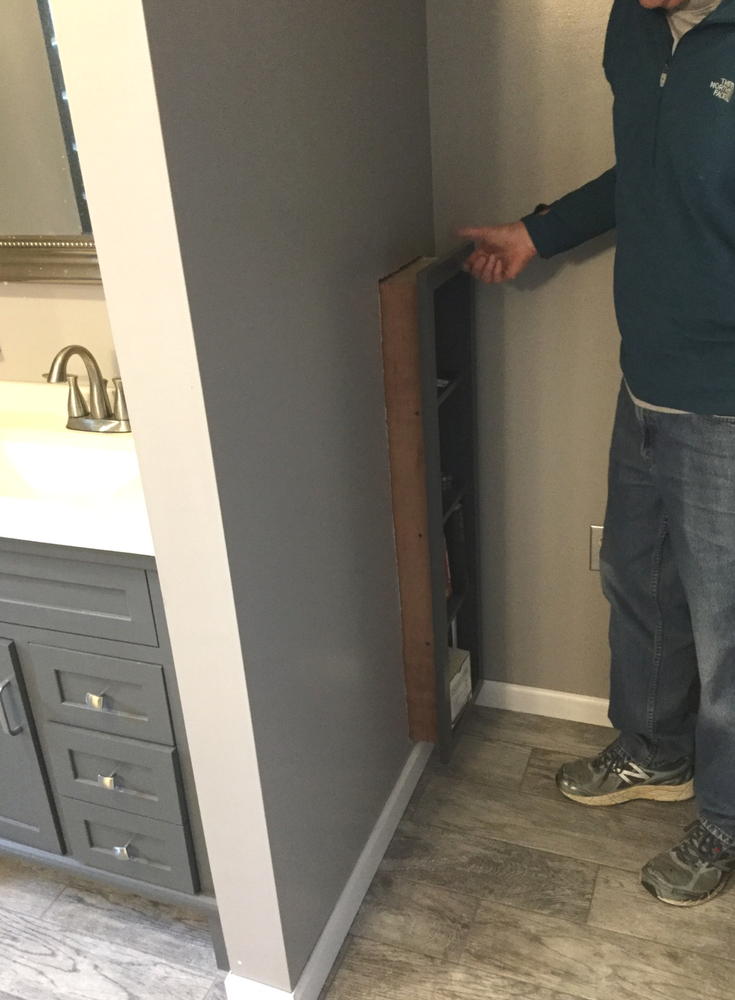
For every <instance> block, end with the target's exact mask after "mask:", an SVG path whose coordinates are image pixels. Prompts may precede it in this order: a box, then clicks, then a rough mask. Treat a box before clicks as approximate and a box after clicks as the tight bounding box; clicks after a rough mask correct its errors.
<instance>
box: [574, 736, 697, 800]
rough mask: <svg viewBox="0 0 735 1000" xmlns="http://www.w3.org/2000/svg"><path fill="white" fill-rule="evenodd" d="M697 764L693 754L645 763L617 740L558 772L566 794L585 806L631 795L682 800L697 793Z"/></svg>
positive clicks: (638, 797) (632, 797) (639, 797)
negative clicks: (658, 764) (652, 764)
mask: <svg viewBox="0 0 735 1000" xmlns="http://www.w3.org/2000/svg"><path fill="white" fill-rule="evenodd" d="M693 774H694V764H693V762H692V761H691V760H690V759H689V758H684V759H683V760H677V761H674V762H673V763H671V764H664V765H663V766H661V767H656V768H649V767H641V765H640V764H636V763H635V761H633V760H631V759H630V757H628V755H627V754H626V752H625V751H624V750H623V749H622V747H621V746H619V744H618V742H617V740H616V741H615V742H614V743H611V744H610V746H609V747H607V748H606V749H605V750H603V751H602V753H600V754H598V755H597V757H583V758H581V759H579V760H571V761H569V762H568V763H566V764H564V765H563V766H562V767H561V769H560V770H559V772H558V774H557V776H556V785H557V788H558V789H559V791H560V792H561V793H562V795H566V797H567V798H568V799H572V800H573V801H574V802H581V803H582V804H583V805H585V806H614V805H616V804H617V803H618V802H627V801H628V800H629V799H657V800H658V801H660V802H681V801H682V800H684V799H691V798H693V796H694V781H693Z"/></svg>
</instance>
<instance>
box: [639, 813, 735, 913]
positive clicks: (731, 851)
mask: <svg viewBox="0 0 735 1000" xmlns="http://www.w3.org/2000/svg"><path fill="white" fill-rule="evenodd" d="M685 833H686V836H685V837H684V839H683V840H682V842H681V843H680V844H677V845H676V847H673V848H672V849H671V850H670V851H665V852H664V853H663V854H659V855H658V856H657V857H655V858H653V860H651V861H649V862H648V864H647V865H645V866H644V868H643V870H642V872H641V882H642V883H643V886H644V888H646V889H648V891H649V892H650V893H651V894H652V895H653V896H655V897H656V899H660V900H661V902H662V903H670V904H671V905H672V906H697V905H698V904H699V903H706V902H707V900H708V899H712V897H713V896H716V895H717V894H718V893H719V892H722V890H723V889H724V888H725V886H726V885H727V881H728V879H729V878H730V875H731V874H732V872H733V871H735V847H733V846H730V845H727V844H724V843H723V842H722V841H721V840H719V839H718V838H717V837H715V835H714V834H712V833H710V832H709V830H708V829H707V828H706V827H705V826H703V825H702V823H701V821H700V820H695V821H694V823H691V824H690V825H689V826H688V827H687V828H686V830H685Z"/></svg>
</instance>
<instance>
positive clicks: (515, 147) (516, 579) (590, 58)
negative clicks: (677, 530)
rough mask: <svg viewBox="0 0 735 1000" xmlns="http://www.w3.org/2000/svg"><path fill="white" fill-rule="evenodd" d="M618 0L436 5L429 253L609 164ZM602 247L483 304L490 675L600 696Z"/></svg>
mask: <svg viewBox="0 0 735 1000" xmlns="http://www.w3.org/2000/svg"><path fill="white" fill-rule="evenodd" d="M609 8H610V3H609V2H607V3H590V2H589V0H524V2H523V3H519V2H518V0H453V2H452V3H447V2H446V0H428V25H429V63H430V92H431V114H432V147H433V166H434V195H435V220H436V234H437V250H438V251H441V250H443V249H445V248H446V247H448V246H449V245H451V244H452V243H453V242H456V237H454V236H453V235H452V229H453V228H454V227H455V226H458V225H463V224H464V225H468V224H476V225H481V224H487V223H491V222H506V221H511V220H514V219H517V218H519V217H520V216H521V215H523V214H526V213H527V212H529V211H531V210H532V209H533V208H534V207H535V205H536V204H537V203H538V202H540V201H551V200H553V199H554V198H556V197H559V196H560V195H562V194H564V193H566V192H567V191H569V190H572V189H573V188H575V187H577V186H579V185H580V184H583V183H584V182H586V181H587V180H590V179H591V178H593V177H595V176H597V175H598V174H600V173H602V172H603V171H604V170H606V169H607V168H608V167H610V166H611V165H612V163H613V162H614V155H613V145H612V127H611V119H610V111H611V97H610V92H609V88H608V86H607V83H606V81H605V78H604V75H603V72H602V68H601V61H602V49H603V40H604V33H605V26H606V22H607V16H608V12H609ZM611 242H612V241H611V240H610V238H602V240H601V241H597V243H596V245H594V246H592V245H590V246H588V247H587V248H586V249H582V250H579V251H574V252H573V253H571V254H569V255H565V256H564V257H563V258H557V259H556V260H554V261H551V262H548V263H544V262H538V261H537V262H534V263H533V264H532V266H531V267H530V268H529V269H528V271H527V272H526V274H525V275H524V276H522V277H521V279H519V280H518V281H517V282H516V283H515V284H514V285H513V286H512V287H509V288H507V289H499V288H497V287H493V288H486V287H484V286H483V287H482V288H480V289H479V290H478V291H479V383H480V394H481V413H480V421H481V438H480V441H481V477H482V489H481V504H482V513H483V520H482V525H483V537H484V542H483V553H484V559H483V570H484V606H485V642H486V675H487V676H488V677H489V678H491V679H494V680H500V681H508V682H512V683H516V684H524V685H530V686H533V687H538V688H550V689H555V690H561V691H572V692H575V693H578V694H585V695H593V696H601V697H605V696H606V695H607V669H608V653H607V640H606V630H607V606H606V604H605V602H604V600H603V598H602V596H601V594H600V591H599V576H598V575H597V574H593V573H591V572H590V571H589V569H588V568H587V566H588V533H589V526H590V525H591V524H600V523H601V519H602V517H603V515H604V508H605V492H606V463H607V450H608V444H609V435H610V429H611V425H612V417H613V409H614V402H615V396H616V390H617V386H618V382H619V378H620V375H619V371H618V365H617V353H618V334H617V328H616V324H615V319H614V314H613V305H612V261H613V250H612V248H611Z"/></svg>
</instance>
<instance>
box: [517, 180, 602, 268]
mask: <svg viewBox="0 0 735 1000" xmlns="http://www.w3.org/2000/svg"><path fill="white" fill-rule="evenodd" d="M615 179H616V171H615V167H613V168H612V170H606V171H605V173H604V174H602V175H601V176H600V177H598V178H596V179H595V180H594V181H590V182H589V183H588V184H585V185H584V186H583V187H581V188H577V190H576V191H572V192H570V194H567V195H564V197H563V198H560V199H559V200H558V201H555V202H554V203H553V205H551V207H550V208H549V211H548V212H545V213H544V214H541V215H527V216H525V218H523V219H522V220H521V221H522V222H523V224H524V225H525V227H526V229H527V230H528V233H529V235H530V237H531V239H532V240H533V245H534V246H535V247H536V250H537V252H538V255H539V257H544V258H547V257H554V256H555V255H556V254H558V253H563V251H564V250H571V249H572V248H573V247H578V246H579V245H580V244H581V243H586V242H587V240H591V239H592V238H593V237H595V236H600V235H601V234H602V233H606V232H608V230H610V229H614V228H615Z"/></svg>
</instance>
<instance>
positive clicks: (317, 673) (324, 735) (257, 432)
mask: <svg viewBox="0 0 735 1000" xmlns="http://www.w3.org/2000/svg"><path fill="white" fill-rule="evenodd" d="M145 12H146V22H147V28H148V34H149V41H150V46H151V54H152V61H153V67H154V76H155V80H156V87H157V92H158V97H159V103H160V113H161V121H162V128H163V135H164V140H165V143H166V151H167V157H168V163H169V170H170V177H171V184H172V190H173V197H174V205H175V209H176V216H177V224H178V228H179V235H180V241H181V249H182V257H183V262H184V269H185V273H186V279H187V287H188V293H189V298H190V305H191V312H192V318H193V323H194V333H195V338H196V343H197V351H198V355H199V362H200V368H201V375H202V383H203V388H204V396H205V402H206V407H207V417H208V421H209V428H210V435H211V440H212V446H213V452H214V458H215V467H216V473H217V479H218V487H219V490H220V497H221V502H222V509H223V519H224V526H225V534H226V541H227V547H228V554H229V560H230V567H231V572H232V578H233V586H234V593H235V598H236V603H237V611H238V620H239V624H240V631H241V637H242V642H243V653H244V659H245V665H246V676H247V684H248V690H249V695H250V699H251V706H252V715H253V726H254V731H255V737H256V745H257V751H258V759H259V765H260V770H261V778H262V783H263V793H264V798H265V805H266V815H267V821H268V828H269V835H270V839H271V846H272V851H273V858H274V865H275V873H276V881H277V886H278V895H279V902H280V905H281V912H282V918H283V922H284V931H285V937H286V943H287V951H288V958H289V966H290V969H291V973H292V976H293V979H294V980H295V979H296V978H297V977H298V974H299V972H300V971H301V969H302V968H303V965H304V963H305V962H306V959H307V958H308V955H309V953H310V951H311V949H312V948H313V946H314V944H315V942H316V940H317V938H318V935H319V933H320V931H321V930H322V928H323V925H324V923H325V921H326V919H327V918H328V916H329V914H330V912H331V910H332V908H333V906H334V904H335V902H336V900H337V898H338V895H339V893H340V891H341V889H342V888H343V886H344V883H345V881H346V879H347V877H348V875H349V873H350V871H351V869H352V867H353V866H354V864H355V862H356V860H357V857H358V855H359V853H360V851H361V849H362V847H363V846H364V844H365V841H366V839H367V837H368V835H369V833H370V831H371V829H372V827H373V825H374V823H375V821H376V819H377V817H378V815H379V813H380V811H381V809H382V807H383V805H384V803H385V800H386V798H387V796H388V794H389V792H390V790H391V788H392V786H393V784H394V782H395V780H396V778H397V777H398V774H399V773H400V771H401V768H402V767H403V765H404V763H405V761H406V758H407V755H408V752H409V749H410V744H409V741H408V736H407V723H406V710H405V689H404V683H403V676H402V664H401V636H400V622H399V605H398V592H397V580H396V570H395V555H394V546H393V534H392V519H391V510H390V487H389V473H388V459H387V443H386V432H385V412H384V399H383V388H382V369H381V355H380V332H379V314H378V298H377V282H378V279H379V278H380V277H381V276H382V275H384V274H386V273H388V272H390V271H391V270H393V269H395V268H396V267H397V266H399V265H400V264H402V263H403V262H405V261H407V260H409V259H411V258H412V257H415V256H417V255H418V254H422V253H426V252H431V250H432V244H433V232H432V209H431V181H430V141H429V123H428V94H427V70H426V47H425V19H424V5H423V3H422V0H385V2H382V3H380V4H375V3H374V2H371V0H351V2H350V3H349V4H344V3H342V2H340V0H269V2H268V4H242V3H241V2H240V0H213V2H211V3H209V4H208V5H206V12H205V11H204V8H203V7H202V4H201V3H199V2H195V0H183V2H181V3H178V4H175V5H171V4H170V3H168V2H166V0H146V2H145ZM202 684H203V685H206V669H205V668H203V671H202ZM235 780H237V776H236V775H233V781H235ZM243 905H247V900H243Z"/></svg>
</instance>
